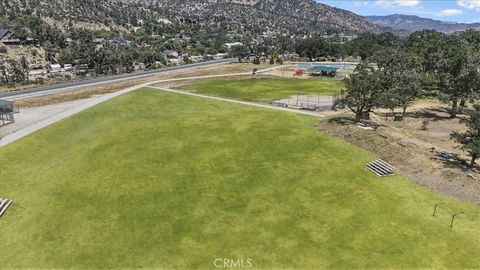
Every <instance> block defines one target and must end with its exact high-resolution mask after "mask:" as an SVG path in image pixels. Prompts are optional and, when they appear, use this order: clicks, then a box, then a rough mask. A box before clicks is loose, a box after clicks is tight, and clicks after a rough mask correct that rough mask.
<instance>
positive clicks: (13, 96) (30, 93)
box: [0, 58, 236, 101]
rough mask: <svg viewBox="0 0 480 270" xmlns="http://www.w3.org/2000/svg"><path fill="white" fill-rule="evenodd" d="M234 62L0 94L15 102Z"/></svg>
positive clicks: (206, 63) (172, 68) (154, 71)
mask: <svg viewBox="0 0 480 270" xmlns="http://www.w3.org/2000/svg"><path fill="white" fill-rule="evenodd" d="M234 61H236V59H234V58H230V59H222V60H214V61H208V62H202V63H196V64H188V65H182V66H175V67H168V68H162V69H158V70H150V71H143V72H136V73H132V74H122V75H116V76H108V77H103V78H97V79H92V80H85V81H77V82H71V83H66V84H59V85H52V86H46V87H38V88H29V89H24V90H19V91H14V92H3V93H0V98H2V99H6V100H11V101H15V100H21V99H27V98H33V97H39V96H44V95H51V94H56V93H61V92H67V91H72V90H76V89H79V88H84V87H91V86H100V85H107V84H111V83H117V82H122V81H127V80H132V79H140V78H144V77H150V76H154V75H158V74H162V73H165V72H170V71H175V70H183V69H190V68H195V67H204V66H210V65H220V64H226V63H230V62H234Z"/></svg>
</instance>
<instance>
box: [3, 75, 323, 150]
mask: <svg viewBox="0 0 480 270" xmlns="http://www.w3.org/2000/svg"><path fill="white" fill-rule="evenodd" d="M272 69H275V68H269V69H265V70H261V71H259V73H262V72H268V71H271V70H272ZM250 74H251V72H242V73H233V74H221V75H209V76H196V77H187V78H177V79H165V80H158V81H153V82H146V83H143V84H139V85H135V86H132V87H129V88H126V89H124V90H121V91H118V92H114V93H110V94H106V95H104V96H102V97H99V98H97V99H94V100H91V101H89V102H87V103H84V104H82V105H80V106H77V107H75V108H72V109H70V110H67V111H64V112H62V113H59V114H57V115H54V116H52V117H50V118H48V119H45V120H43V121H40V122H38V123H35V124H33V125H31V126H28V127H26V128H23V129H21V130H18V131H16V132H15V133H11V134H8V135H6V136H5V137H3V138H0V147H3V146H6V145H8V144H10V143H12V142H14V141H16V140H19V139H21V138H23V137H25V136H28V135H30V134H32V133H34V132H35V131H38V130H40V129H42V128H45V127H47V126H49V125H52V124H54V123H56V122H58V121H60V120H62V119H65V118H67V117H70V116H72V115H74V114H76V113H79V112H81V111H84V110H86V109H89V108H91V107H93V106H95V105H97V104H100V103H102V102H105V101H107V100H109V99H112V98H114V97H117V96H120V95H123V94H126V93H128V92H132V91H135V90H137V89H139V88H142V87H146V86H148V87H151V88H155V89H159V90H162V91H166V92H171V93H176V94H182V95H189V96H195V97H200V98H207V99H212V100H219V101H224V102H231V103H237V104H243V105H248V106H255V107H260V108H266V109H273V110H279V111H286V112H291V113H297V114H304V115H311V116H316V117H323V115H321V114H319V113H315V112H309V111H300V110H294V109H290V108H284V107H278V106H272V105H266V104H259V103H254V102H247V101H239V100H234V99H228V98H220V97H212V96H207V95H200V94H195V93H189V92H184V91H177V90H171V89H164V88H160V87H154V86H152V85H155V84H159V83H166V82H175V81H183V80H197V79H209V78H220V77H232V76H245V75H250Z"/></svg>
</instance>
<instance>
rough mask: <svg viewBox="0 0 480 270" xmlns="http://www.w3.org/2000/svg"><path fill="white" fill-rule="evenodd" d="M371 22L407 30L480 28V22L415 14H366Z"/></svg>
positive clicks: (445, 31)
mask: <svg viewBox="0 0 480 270" xmlns="http://www.w3.org/2000/svg"><path fill="white" fill-rule="evenodd" d="M365 18H366V19H367V20H368V21H369V22H371V23H374V24H377V25H379V26H383V27H391V28H393V29H395V30H407V31H410V32H415V31H421V30H424V29H432V30H437V31H439V32H443V33H453V32H457V31H465V30H467V29H480V23H471V24H469V23H456V22H444V21H438V20H433V19H426V18H422V17H418V16H413V15H401V14H394V15H389V16H366V17H365Z"/></svg>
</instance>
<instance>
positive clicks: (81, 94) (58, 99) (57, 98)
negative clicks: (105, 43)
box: [15, 63, 252, 108]
mask: <svg viewBox="0 0 480 270" xmlns="http://www.w3.org/2000/svg"><path fill="white" fill-rule="evenodd" d="M251 67H252V65H251V64H236V63H235V64H226V65H220V66H207V67H197V68H192V69H188V70H176V71H171V72H167V73H164V74H161V75H157V76H152V77H146V78H141V79H132V80H130V81H125V82H121V83H113V84H110V85H105V86H94V87H88V88H83V89H78V90H74V91H68V92H64V93H59V94H52V95H48V96H42V97H36V98H31V99H25V100H21V101H17V102H16V103H15V104H16V105H18V106H20V107H21V108H25V107H27V108H29V107H37V106H45V105H51V104H57V103H63V102H68V101H73V100H79V99H87V98H90V97H92V96H95V95H102V94H108V93H113V92H117V91H120V90H123V89H125V88H127V87H131V86H134V85H137V84H142V83H146V82H153V81H157V80H164V79H175V78H182V77H194V76H207V75H216V74H229V73H237V72H248V71H251Z"/></svg>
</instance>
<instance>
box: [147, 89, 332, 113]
mask: <svg viewBox="0 0 480 270" xmlns="http://www.w3.org/2000/svg"><path fill="white" fill-rule="evenodd" d="M148 88H153V89H158V90H161V91H165V92H170V93H175V94H181V95H187V96H193V97H199V98H206V99H213V100H218V101H224V102H230V103H237V104H242V105H248V106H254V107H259V108H265V109H270V110H277V111H284V112H290V113H296V114H303V115H310V116H316V117H325V116H324V115H322V114H320V113H318V112H313V111H302V110H296V109H290V108H286V107H280V106H274V105H268V104H261V103H256V102H249V101H241V100H236V99H230V98H222V97H215V96H208V95H201V94H195V93H191V92H186V91H181V90H172V89H166V88H161V87H155V86H148Z"/></svg>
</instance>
